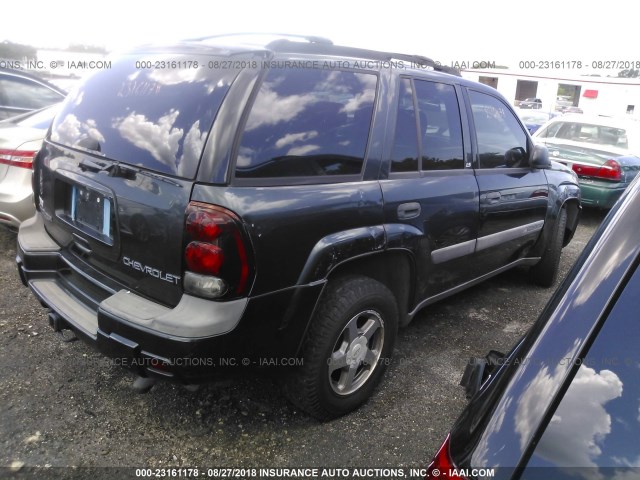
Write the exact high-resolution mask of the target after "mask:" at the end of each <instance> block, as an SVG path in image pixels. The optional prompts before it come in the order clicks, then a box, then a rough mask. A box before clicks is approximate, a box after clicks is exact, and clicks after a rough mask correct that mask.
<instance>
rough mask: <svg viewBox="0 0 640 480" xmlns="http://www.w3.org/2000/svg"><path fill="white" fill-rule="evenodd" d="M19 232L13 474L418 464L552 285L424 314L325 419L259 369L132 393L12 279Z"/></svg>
mask: <svg viewBox="0 0 640 480" xmlns="http://www.w3.org/2000/svg"><path fill="white" fill-rule="evenodd" d="M603 218H604V213H602V212H600V211H593V210H587V211H586V212H583V215H582V220H581V225H580V227H579V229H578V232H577V234H576V237H575V238H574V240H573V242H572V243H571V244H570V245H569V246H568V247H567V248H565V250H564V251H563V256H562V260H561V276H562V277H564V276H565V275H566V273H567V271H568V270H569V268H570V267H571V265H573V263H574V262H575V260H576V258H577V256H578V255H579V254H580V252H581V251H582V249H583V248H584V246H585V245H586V243H587V241H588V240H589V238H590V237H591V235H592V234H593V232H594V231H595V229H596V227H597V226H598V224H599V223H600V222H601V221H602V219H603ZM15 237H16V236H15V234H14V233H11V232H9V231H6V230H4V229H0V290H1V291H2V294H1V297H0V467H2V466H4V467H9V466H13V468H14V469H15V470H18V469H22V470H23V471H24V470H27V469H28V468H29V467H40V468H48V467H70V466H80V467H94V466H98V467H106V466H134V467H150V468H156V467H170V466H171V467H193V466H198V467H201V468H206V467H258V468H264V467H311V466H317V467H327V468H329V467H403V466H404V467H424V466H425V465H426V464H427V463H428V462H429V460H430V458H431V456H432V455H433V454H434V453H435V452H436V450H437V448H438V447H439V445H440V443H441V442H442V440H443V439H444V437H445V435H446V433H447V431H448V429H449V427H450V425H451V424H452V422H453V421H454V420H455V419H456V417H457V416H458V414H459V413H460V411H461V409H462V408H463V407H464V405H465V399H464V392H463V390H462V388H461V387H459V386H458V382H459V380H460V377H461V375H462V371H463V369H464V365H465V363H466V362H467V360H468V358H469V357H470V356H472V355H476V356H477V355H481V354H484V353H486V352H487V351H488V350H490V349H496V350H502V351H506V350H508V349H509V348H510V347H511V346H512V345H513V344H514V343H515V342H516V341H517V339H518V338H519V337H520V336H521V335H522V334H523V333H525V331H526V330H527V328H528V326H529V325H530V324H531V323H532V322H533V321H534V320H535V319H536V317H537V315H538V314H539V312H540V311H541V310H542V308H543V306H544V304H545V303H546V301H547V300H548V298H549V297H550V295H551V294H552V293H553V290H554V289H553V288H552V289H542V288H539V287H535V286H532V285H531V284H530V283H528V281H527V278H526V275H525V274H524V273H525V272H523V271H513V272H507V273H506V274H503V275H501V276H499V277H497V278H495V279H492V280H490V281H488V282H486V283H485V284H483V285H480V286H477V287H475V288H473V289H470V290H468V291H466V292H464V293H462V294H459V295H457V296H455V297H452V298H450V299H447V300H445V301H442V302H440V303H439V304H437V305H433V306H431V307H429V308H428V309H427V310H425V311H424V312H423V313H422V314H421V315H420V316H419V317H418V318H417V319H416V320H415V321H414V322H413V323H412V324H411V325H410V326H409V327H408V328H405V329H404V330H402V331H401V332H400V335H399V338H398V342H397V345H396V353H395V359H394V362H393V364H392V365H391V366H390V368H389V370H388V371H387V375H386V378H385V379H384V380H383V382H382V385H381V387H380V388H379V389H378V391H377V393H376V394H375V396H374V397H373V398H372V399H371V400H370V401H369V402H368V403H367V404H366V405H365V406H364V407H363V408H361V409H359V410H358V411H356V412H354V413H352V414H350V415H347V416H345V417H343V418H340V419H338V420H335V421H332V422H330V423H325V424H322V423H318V422H317V421H315V420H313V419H311V418H309V417H307V416H306V415H304V414H303V413H301V412H300V411H298V410H296V409H295V408H294V407H292V406H291V405H289V404H288V403H287V402H286V401H285V399H284V397H283V396H281V394H280V393H279V390H278V388H277V386H276V384H275V382H274V381H273V380H271V379H269V378H264V377H259V376H255V375H245V376H243V377H242V378H239V379H235V380H225V381H221V382H218V383H216V384H210V385H206V386H204V387H202V388H200V389H199V390H198V391H196V392H190V391H187V390H186V389H184V388H183V387H180V386H177V385H172V384H168V383H165V384H157V385H156V386H155V387H154V388H153V389H152V390H151V391H150V392H149V393H147V394H144V395H140V394H136V393H134V392H133V389H132V382H133V380H134V376H133V374H131V373H130V372H128V371H127V370H125V369H124V368H122V367H120V366H117V365H114V364H112V363H111V362H110V361H108V360H107V359H105V358H103V357H102V356H101V355H99V354H98V353H96V352H94V351H93V350H92V349H91V348H90V347H89V346H87V345H85V344H83V343H81V342H73V343H64V342H62V341H61V340H60V338H59V337H58V335H57V334H55V333H53V331H52V330H50V328H49V326H48V324H47V319H46V315H45V311H44V309H42V308H41V306H40V305H39V304H38V303H37V302H36V300H35V299H34V297H33V295H32V294H31V293H30V291H29V290H28V289H27V288H24V287H23V286H22V285H21V283H20V281H19V279H18V275H17V272H16V268H15V263H14V262H15ZM42 471H44V470H42ZM5 472H6V470H5ZM1 476H2V475H1V474H0V477H1Z"/></svg>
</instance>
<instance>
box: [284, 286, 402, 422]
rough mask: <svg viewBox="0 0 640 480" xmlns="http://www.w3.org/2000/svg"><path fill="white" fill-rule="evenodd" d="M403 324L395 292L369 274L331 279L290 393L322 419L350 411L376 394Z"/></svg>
mask: <svg viewBox="0 0 640 480" xmlns="http://www.w3.org/2000/svg"><path fill="white" fill-rule="evenodd" d="M397 329H398V307H397V304H396V300H395V297H394V296H393V294H392V293H391V291H389V289H388V288H387V287H386V286H385V285H383V284H382V283H380V282H378V281H376V280H373V279H371V278H368V277H363V276H347V277H342V278H339V279H336V280H334V281H331V282H330V283H329V285H328V286H327V288H326V291H325V292H324V293H323V296H322V298H321V300H320V304H319V305H318V308H317V310H316V313H315V314H314V317H313V319H312V323H311V326H310V327H309V332H308V333H307V337H306V339H305V343H304V346H303V364H302V366H301V367H299V368H298V369H297V370H296V371H295V372H294V373H293V374H292V375H290V377H289V378H288V381H287V385H286V388H285V393H286V394H287V396H288V398H289V399H290V400H291V401H292V402H293V403H294V404H295V405H296V406H298V407H299V408H301V409H302V410H304V411H305V412H307V413H309V414H310V415H311V416H313V417H315V418H317V419H319V420H328V419H331V418H336V417H339V416H341V415H344V414H346V413H348V412H350V411H352V410H354V409H356V408H357V407H359V406H360V405H361V404H363V403H364V402H365V401H366V400H367V399H368V398H369V397H370V396H371V394H372V392H373V390H374V389H375V387H376V385H377V384H378V382H379V381H380V379H381V378H382V375H383V374H384V371H385V369H386V367H387V365H388V364H389V362H390V359H391V355H392V352H393V346H394V343H395V339H396V334H397Z"/></svg>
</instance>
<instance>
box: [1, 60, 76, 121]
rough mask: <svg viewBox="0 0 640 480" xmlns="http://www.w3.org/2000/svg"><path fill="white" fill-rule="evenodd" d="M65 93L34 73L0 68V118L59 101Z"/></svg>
mask: <svg viewBox="0 0 640 480" xmlns="http://www.w3.org/2000/svg"><path fill="white" fill-rule="evenodd" d="M66 95H67V93H66V92H65V91H64V90H62V89H61V88H59V87H56V86H55V85H53V84H52V83H49V82H47V81H45V80H43V79H41V78H38V77H37V76H35V75H32V74H28V73H26V72H22V71H19V70H11V69H6V68H0V120H2V119H5V118H9V117H13V116H15V115H20V114H22V113H27V112H31V111H33V110H38V109H41V108H44V107H48V106H49V105H53V104H55V103H60V102H61V101H62V100H64V97H66Z"/></svg>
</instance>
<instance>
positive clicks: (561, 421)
mask: <svg viewBox="0 0 640 480" xmlns="http://www.w3.org/2000/svg"><path fill="white" fill-rule="evenodd" d="M620 396H622V381H621V380H620V378H619V377H618V375H616V374H615V373H614V372H612V371H610V370H602V371H600V373H597V372H596V371H595V370H594V369H592V368H589V367H586V366H584V365H583V366H582V367H580V369H579V370H578V373H577V374H576V376H575V378H574V379H573V381H572V383H571V386H570V387H569V389H568V390H567V392H566V394H565V396H564V398H563V399H562V401H561V403H560V406H559V407H558V409H557V410H556V412H555V414H554V416H553V418H552V420H551V422H549V425H548V426H547V428H546V430H545V432H544V435H543V436H542V439H541V440H540V443H539V444H538V447H537V448H536V454H537V455H539V456H540V457H542V458H544V459H546V460H548V461H549V462H552V463H553V464H554V465H557V466H559V467H596V466H597V464H598V463H597V462H596V460H597V459H598V457H599V456H600V455H601V454H602V449H601V447H600V445H602V442H603V441H604V439H605V438H606V436H607V435H608V434H609V433H611V416H610V415H609V414H608V413H607V411H606V410H605V408H604V406H605V404H606V403H607V402H609V401H611V400H613V399H615V398H618V397H620ZM587 473H589V472H588V471H585V475H586V474H587ZM593 473H595V472H593V471H592V472H590V473H589V474H593Z"/></svg>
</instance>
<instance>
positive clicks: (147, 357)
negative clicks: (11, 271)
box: [16, 213, 322, 383]
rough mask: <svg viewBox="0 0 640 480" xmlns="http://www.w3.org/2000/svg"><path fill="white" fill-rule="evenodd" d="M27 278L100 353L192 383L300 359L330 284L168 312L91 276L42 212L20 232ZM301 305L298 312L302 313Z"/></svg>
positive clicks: (55, 313)
mask: <svg viewBox="0 0 640 480" xmlns="http://www.w3.org/2000/svg"><path fill="white" fill-rule="evenodd" d="M17 250H18V255H17V259H16V261H17V263H18V269H19V272H20V278H21V279H22V281H23V283H24V284H25V285H27V286H29V287H30V288H31V290H32V291H33V293H34V294H35V296H36V297H37V298H38V299H39V301H40V302H41V303H42V304H43V305H44V306H45V307H47V308H49V309H50V310H51V312H52V314H51V315H50V317H49V318H50V323H51V324H52V326H53V327H54V329H56V330H60V329H67V328H68V329H71V330H73V331H74V332H75V333H76V334H77V335H78V336H79V337H80V338H82V339H83V340H85V341H87V342H89V343H90V344H92V345H94V346H95V347H96V348H97V349H98V350H99V351H101V352H102V353H104V354H106V355H107V356H109V357H111V358H114V359H115V360H116V362H117V363H118V364H120V365H125V366H129V367H131V368H132V369H134V370H136V371H138V373H140V374H143V375H155V376H161V377H167V378H172V379H175V380H178V381H181V382H184V383H195V382H200V381H203V380H206V379H207V378H209V377H212V376H214V375H215V374H216V372H217V371H219V370H221V369H224V368H223V367H238V368H241V367H254V366H264V365H271V366H273V365H282V364H283V363H284V362H283V359H284V358H293V357H295V356H296V354H297V352H298V349H299V346H300V343H301V340H302V337H303V335H304V332H305V330H306V327H307V324H308V320H309V318H310V317H311V314H312V312H313V308H314V307H315V303H316V301H317V299H318V297H319V295H320V292H321V290H322V285H321V284H320V285H312V286H308V287H299V288H292V289H287V290H283V291H280V292H275V293H271V294H268V295H263V296H260V297H254V298H243V299H239V300H234V301H229V302H214V301H209V300H204V299H201V298H197V297H193V296H190V295H186V294H185V295H183V296H182V299H181V300H180V303H179V304H178V305H177V306H176V307H175V308H168V307H165V306H163V305H160V304H158V303H156V302H153V301H151V300H148V299H146V298H144V297H142V296H139V295H136V294H135V293H133V292H131V291H129V290H127V289H125V288H117V286H116V285H114V284H113V283H110V284H107V282H103V281H101V280H102V278H101V277H102V275H101V274H100V273H99V272H95V275H90V273H91V272H88V271H87V270H86V269H85V270H83V269H81V268H80V267H79V266H78V265H76V264H75V262H73V261H71V260H70V258H69V253H68V252H64V251H63V249H61V248H60V246H59V245H57V244H56V243H55V242H54V241H53V240H52V239H51V237H49V235H48V234H47V232H46V230H45V228H44V224H43V221H42V217H41V215H40V214H39V213H38V214H36V215H35V216H34V217H32V218H31V219H29V220H27V221H25V222H23V223H22V225H21V227H20V231H19V233H18V249H17ZM296 305H297V306H296Z"/></svg>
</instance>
